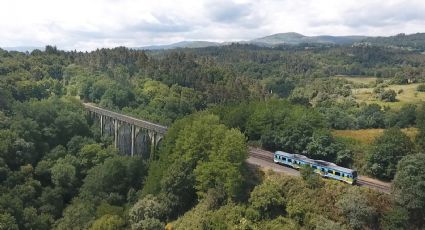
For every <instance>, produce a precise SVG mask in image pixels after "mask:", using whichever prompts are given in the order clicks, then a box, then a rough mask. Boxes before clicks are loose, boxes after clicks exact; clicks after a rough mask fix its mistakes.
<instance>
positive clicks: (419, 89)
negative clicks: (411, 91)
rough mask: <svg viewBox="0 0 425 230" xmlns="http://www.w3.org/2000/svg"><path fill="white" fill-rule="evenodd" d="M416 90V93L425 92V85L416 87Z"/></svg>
mask: <svg viewBox="0 0 425 230" xmlns="http://www.w3.org/2000/svg"><path fill="white" fill-rule="evenodd" d="M416 90H417V91H418V92H425V84H420V85H418V87H417V88H416Z"/></svg>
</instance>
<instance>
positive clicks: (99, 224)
mask: <svg viewBox="0 0 425 230" xmlns="http://www.w3.org/2000/svg"><path fill="white" fill-rule="evenodd" d="M125 225H126V223H125V221H124V220H123V219H122V218H121V217H120V216H117V215H109V214H106V215H104V216H102V217H100V218H99V219H97V220H95V221H94V222H93V225H92V226H91V227H90V230H120V229H126V227H125Z"/></svg>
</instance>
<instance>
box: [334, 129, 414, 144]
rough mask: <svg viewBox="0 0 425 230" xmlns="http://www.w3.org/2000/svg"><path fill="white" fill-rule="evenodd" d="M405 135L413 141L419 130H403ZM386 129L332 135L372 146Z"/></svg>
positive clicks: (339, 132) (344, 131) (342, 132)
mask: <svg viewBox="0 0 425 230" xmlns="http://www.w3.org/2000/svg"><path fill="white" fill-rule="evenodd" d="M401 131H402V132H403V133H405V134H406V135H407V136H409V137H410V138H411V139H412V141H413V139H414V138H415V136H416V134H417V133H418V129H417V128H405V129H401ZM383 132H384V129H358V130H333V131H332V134H333V135H334V136H336V137H347V138H352V139H354V140H357V141H359V142H360V143H361V144H364V145H370V144H372V142H373V141H374V140H375V138H376V137H378V136H380V135H381V134H382V133H383Z"/></svg>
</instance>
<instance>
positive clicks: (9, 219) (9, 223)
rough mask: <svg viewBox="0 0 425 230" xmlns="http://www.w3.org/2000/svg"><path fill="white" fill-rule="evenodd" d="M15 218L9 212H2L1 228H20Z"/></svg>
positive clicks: (16, 229) (8, 229) (12, 229)
mask: <svg viewBox="0 0 425 230" xmlns="http://www.w3.org/2000/svg"><path fill="white" fill-rule="evenodd" d="M18 229H19V228H18V225H17V224H16V220H15V218H14V217H13V216H12V215H10V214H9V213H2V214H0V230H18Z"/></svg>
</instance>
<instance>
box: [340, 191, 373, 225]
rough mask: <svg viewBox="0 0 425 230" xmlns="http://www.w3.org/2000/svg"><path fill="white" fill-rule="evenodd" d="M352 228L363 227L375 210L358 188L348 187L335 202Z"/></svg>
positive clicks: (370, 219)
mask: <svg viewBox="0 0 425 230" xmlns="http://www.w3.org/2000/svg"><path fill="white" fill-rule="evenodd" d="M336 206H337V207H338V208H339V210H340V211H341V212H342V214H343V215H344V216H345V217H346V220H347V222H348V224H349V225H350V226H351V227H352V228H353V229H363V228H365V226H367V225H369V224H371V223H372V221H373V219H374V218H375V215H376V210H375V209H374V208H373V207H371V206H370V205H369V204H368V203H367V200H366V199H364V197H363V194H362V193H361V192H360V191H359V189H358V188H350V189H349V190H348V191H347V193H346V194H344V195H343V196H342V197H341V198H340V199H339V200H338V202H337V203H336Z"/></svg>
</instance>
